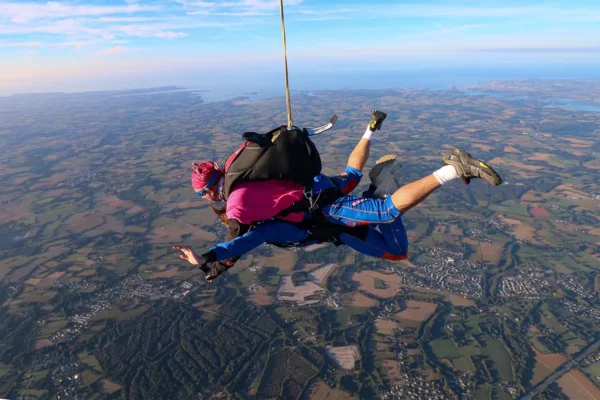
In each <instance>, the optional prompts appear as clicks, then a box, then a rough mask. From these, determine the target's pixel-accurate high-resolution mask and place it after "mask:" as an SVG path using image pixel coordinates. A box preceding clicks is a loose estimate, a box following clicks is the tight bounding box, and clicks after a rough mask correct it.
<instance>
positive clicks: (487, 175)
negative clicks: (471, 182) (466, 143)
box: [444, 149, 502, 186]
mask: <svg viewBox="0 0 600 400" xmlns="http://www.w3.org/2000/svg"><path fill="white" fill-rule="evenodd" d="M450 155H454V156H456V157H458V158H459V159H460V160H461V161H460V163H461V164H462V165H463V169H464V167H465V166H471V167H472V166H474V167H476V168H478V169H479V171H480V175H481V176H479V177H477V178H480V179H483V180H485V181H487V182H489V183H491V184H492V185H494V186H498V185H500V184H501V183H502V178H501V177H500V174H498V173H497V172H496V171H495V170H494V169H493V168H492V167H490V166H489V165H487V164H486V163H485V162H483V161H481V160H478V159H476V158H475V157H473V156H471V154H469V153H467V152H466V151H463V150H460V149H452V151H451V152H450ZM463 157H465V158H466V159H467V160H466V163H465V162H463V161H462V158H463ZM444 161H445V162H447V158H446V157H444ZM464 179H465V178H463V180H464ZM467 179H472V178H467Z"/></svg>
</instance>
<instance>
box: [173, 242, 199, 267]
mask: <svg viewBox="0 0 600 400" xmlns="http://www.w3.org/2000/svg"><path fill="white" fill-rule="evenodd" d="M173 248H174V249H175V250H181V253H182V254H180V255H179V258H181V259H182V260H185V261H187V262H189V263H190V264H192V265H200V262H199V260H198V256H197V255H196V253H194V251H193V250H192V248H191V247H189V246H173Z"/></svg>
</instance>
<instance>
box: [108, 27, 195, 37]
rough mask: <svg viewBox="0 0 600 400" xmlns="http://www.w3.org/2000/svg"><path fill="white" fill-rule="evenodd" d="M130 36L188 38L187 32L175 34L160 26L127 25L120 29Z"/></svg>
mask: <svg viewBox="0 0 600 400" xmlns="http://www.w3.org/2000/svg"><path fill="white" fill-rule="evenodd" d="M118 29H119V30H120V31H122V32H124V33H125V34H127V35H128V36H136V37H156V38H160V39H175V38H179V37H186V36H188V34H187V33H185V32H174V31H172V30H169V29H164V28H162V27H161V26H159V25H126V26H121V27H119V28H118Z"/></svg>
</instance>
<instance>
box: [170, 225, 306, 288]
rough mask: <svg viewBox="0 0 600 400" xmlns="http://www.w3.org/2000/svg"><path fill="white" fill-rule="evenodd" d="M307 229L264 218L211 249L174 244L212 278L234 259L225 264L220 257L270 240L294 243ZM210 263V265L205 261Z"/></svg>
mask: <svg viewBox="0 0 600 400" xmlns="http://www.w3.org/2000/svg"><path fill="white" fill-rule="evenodd" d="M308 235H309V234H308V232H307V231H305V230H303V229H300V228H298V227H297V226H296V225H294V224H291V223H288V222H283V221H267V222H265V223H262V224H259V225H258V226H256V228H254V229H252V230H251V231H249V232H247V233H245V234H244V235H242V236H240V237H237V238H235V239H233V240H230V241H228V242H223V243H219V244H216V245H215V246H213V247H211V249H210V250H209V251H208V252H206V253H204V254H202V255H201V256H198V255H197V254H195V253H194V252H193V250H192V249H191V248H190V247H187V246H173V248H174V249H177V250H181V252H182V253H183V254H180V257H181V258H182V259H184V260H186V261H188V262H189V263H191V264H193V265H199V266H200V269H202V271H204V272H205V273H206V274H207V276H206V279H207V280H209V281H211V280H213V279H214V278H216V277H217V276H218V275H220V274H221V273H223V272H224V271H226V270H227V269H229V268H231V267H232V266H233V263H230V264H225V263H223V261H222V260H229V259H235V260H237V259H238V258H239V257H240V256H241V255H243V254H245V253H247V252H249V251H251V250H253V249H254V248H256V247H258V246H260V245H261V244H263V243H266V242H272V243H294V242H299V241H301V240H303V239H306V238H307V237H308ZM207 263H210V267H209V266H207V265H206V264H207Z"/></svg>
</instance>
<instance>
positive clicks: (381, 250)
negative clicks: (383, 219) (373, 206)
mask: <svg viewBox="0 0 600 400" xmlns="http://www.w3.org/2000/svg"><path fill="white" fill-rule="evenodd" d="M375 226H377V227H378V228H379V230H377V229H376V227H375ZM340 241H341V242H342V243H344V244H345V245H347V246H349V247H352V248H353V249H354V250H356V251H358V252H359V253H363V254H366V255H369V256H372V257H377V258H383V259H386V260H395V261H397V260H404V259H405V258H406V257H408V236H407V235H406V229H405V228H404V224H403V223H402V218H400V217H398V218H396V219H395V220H394V222H392V223H391V224H377V225H371V226H369V232H368V234H367V236H366V238H365V239H364V240H363V239H360V238H358V237H355V236H352V235H349V234H347V233H342V234H341V235H340Z"/></svg>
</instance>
